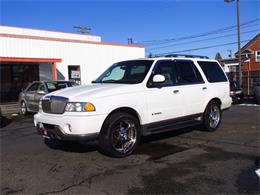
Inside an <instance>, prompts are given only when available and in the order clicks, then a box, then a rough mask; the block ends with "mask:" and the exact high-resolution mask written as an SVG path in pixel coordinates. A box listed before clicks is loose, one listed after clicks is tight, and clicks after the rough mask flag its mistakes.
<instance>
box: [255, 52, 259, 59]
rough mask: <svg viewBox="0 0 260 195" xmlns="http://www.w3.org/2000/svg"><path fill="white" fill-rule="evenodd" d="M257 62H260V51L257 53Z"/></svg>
mask: <svg viewBox="0 0 260 195" xmlns="http://www.w3.org/2000/svg"><path fill="white" fill-rule="evenodd" d="M255 61H256V62H260V51H256V52H255Z"/></svg>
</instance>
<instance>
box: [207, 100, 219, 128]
mask: <svg viewBox="0 0 260 195" xmlns="http://www.w3.org/2000/svg"><path fill="white" fill-rule="evenodd" d="M221 115H222V113H221V109H220V104H219V103H218V102H217V101H211V102H209V104H208V105H207V107H206V109H205V111H204V114H203V129H204V130H206V131H210V132H212V131H216V130H217V128H218V127H219V125H220V122H221Z"/></svg>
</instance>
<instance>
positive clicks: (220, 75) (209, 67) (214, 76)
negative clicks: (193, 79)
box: [198, 61, 227, 83]
mask: <svg viewBox="0 0 260 195" xmlns="http://www.w3.org/2000/svg"><path fill="white" fill-rule="evenodd" d="M198 63H199V65H200V67H201V69H202V70H203V72H204V74H205V76H206V78H207V80H208V81H209V82H210V83H214V82H224V81H227V78H226V75H225V73H224V72H223V70H222V69H221V67H220V66H219V64H218V63H217V62H204V61H200V62H198Z"/></svg>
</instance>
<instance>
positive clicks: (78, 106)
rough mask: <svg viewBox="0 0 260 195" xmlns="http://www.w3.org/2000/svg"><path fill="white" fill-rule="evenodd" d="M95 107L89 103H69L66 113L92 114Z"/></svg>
mask: <svg viewBox="0 0 260 195" xmlns="http://www.w3.org/2000/svg"><path fill="white" fill-rule="evenodd" d="M95 110H96V109H95V106H94V105H93V104H91V103H89V102H69V103H67V105H66V108H65V111H66V112H93V111H95Z"/></svg>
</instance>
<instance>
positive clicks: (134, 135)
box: [34, 55, 232, 157]
mask: <svg viewBox="0 0 260 195" xmlns="http://www.w3.org/2000/svg"><path fill="white" fill-rule="evenodd" d="M231 102H232V100H231V98H230V96H229V81H228V79H227V77H226V75H225V73H224V72H223V70H222V68H221V66H220V65H219V64H218V62H217V61H215V60H209V59H207V58H205V57H200V56H183V57H180V56H176V55H174V56H164V57H156V58H146V59H137V60H130V61H123V62H118V63H116V64H114V65H112V66H111V67H110V68H108V69H107V70H106V71H105V72H104V73H103V74H102V75H101V76H100V77H99V78H97V79H96V80H95V81H93V83H92V84H91V85H87V86H78V87H73V88H66V89H62V90H60V91H55V92H53V93H51V94H48V95H46V96H44V97H43V99H42V100H41V101H40V105H39V107H40V109H39V112H38V113H37V114H36V115H35V116H34V123H35V126H36V127H37V130H38V132H39V134H40V135H42V136H43V137H45V138H50V139H58V140H62V141H66V140H74V141H83V140H91V139H96V138H97V139H98V140H99V145H100V148H101V149H102V150H103V152H105V153H106V154H109V155H112V156H116V157H124V156H127V155H129V154H131V153H132V152H133V151H134V150H135V148H136V146H137V145H138V143H139V140H140V137H141V136H145V135H150V134H154V133H160V132H166V131H172V130H174V129H179V128H185V127H189V126H194V125H202V127H203V128H204V129H205V130H207V131H214V130H216V129H217V128H218V126H219V124H220V122H221V112H222V110H225V109H227V108H229V107H230V106H231Z"/></svg>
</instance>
